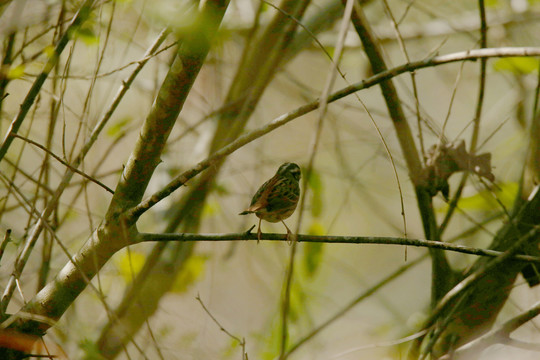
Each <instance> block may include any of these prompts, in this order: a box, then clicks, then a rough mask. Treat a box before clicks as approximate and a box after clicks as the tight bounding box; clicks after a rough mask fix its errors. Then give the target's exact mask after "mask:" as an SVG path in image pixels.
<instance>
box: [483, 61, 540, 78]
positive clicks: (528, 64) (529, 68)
mask: <svg viewBox="0 0 540 360" xmlns="http://www.w3.org/2000/svg"><path fill="white" fill-rule="evenodd" d="M493 69H495V70H496V71H501V72H504V71H506V72H511V73H514V74H530V73H532V72H533V71H535V70H536V69H538V59H536V58H532V57H508V58H503V59H498V60H497V61H495V62H494V64H493Z"/></svg>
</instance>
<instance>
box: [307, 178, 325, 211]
mask: <svg viewBox="0 0 540 360" xmlns="http://www.w3.org/2000/svg"><path fill="white" fill-rule="evenodd" d="M308 186H309V188H310V190H311V216H313V217H315V218H316V217H319V216H320V215H321V213H322V209H323V201H322V192H323V185H322V180H321V177H320V175H319V173H318V172H317V171H316V170H315V169H313V170H312V171H311V176H310V177H309V179H308Z"/></svg>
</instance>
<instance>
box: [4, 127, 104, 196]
mask: <svg viewBox="0 0 540 360" xmlns="http://www.w3.org/2000/svg"><path fill="white" fill-rule="evenodd" d="M11 136H13V137H16V138H18V139H21V140H23V141H26V142H27V143H29V144H32V145H34V146H35V147H37V148H39V149H41V150H43V151H45V152H46V153H47V154H49V155H50V156H52V157H53V158H54V159H55V160H56V161H58V162H59V163H61V164H62V165H64V166H65V167H67V168H68V169H70V170H71V171H73V172H74V173H77V174H79V175H81V176H82V177H84V178H85V179H88V180H89V181H91V182H93V183H95V184H97V185H99V186H101V187H102V188H103V189H105V190H106V191H108V192H110V193H111V194H114V190H113V189H111V188H110V187H108V186H107V185H105V184H104V183H102V182H101V181H99V180H97V179H94V178H93V177H91V176H90V175H88V174H86V173H84V172H83V171H80V170H78V169H76V168H74V167H73V166H71V165H70V164H68V163H67V162H66V161H64V160H62V158H60V156H58V155H56V154H55V153H53V152H52V151H50V150H49V149H47V148H46V147H45V146H43V145H41V144H39V143H37V142H35V141H33V140H30V139H28V138H25V137H24V136H21V135H18V134H15V133H13V134H11Z"/></svg>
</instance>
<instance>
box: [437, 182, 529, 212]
mask: <svg viewBox="0 0 540 360" xmlns="http://www.w3.org/2000/svg"><path fill="white" fill-rule="evenodd" d="M518 187H519V186H518V184H517V183H515V182H507V183H500V184H497V186H496V187H494V188H493V190H491V191H490V190H482V191H480V192H478V193H477V194H475V195H472V196H469V197H463V198H461V199H460V200H459V202H458V206H459V207H460V208H462V209H464V210H472V211H493V210H500V208H501V205H500V204H499V203H498V202H497V201H496V199H495V198H494V196H496V197H497V199H499V201H500V202H501V203H502V204H503V205H504V206H505V207H506V208H507V209H508V208H510V207H512V204H513V203H514V200H515V198H516V196H517V192H518ZM447 208H448V206H447V205H445V207H444V208H443V210H446V209H447Z"/></svg>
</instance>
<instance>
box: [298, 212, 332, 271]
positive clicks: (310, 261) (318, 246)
mask: <svg viewBox="0 0 540 360" xmlns="http://www.w3.org/2000/svg"><path fill="white" fill-rule="evenodd" d="M325 233H326V231H325V229H324V227H323V226H322V224H321V223H319V222H318V221H315V222H313V223H312V224H311V225H310V227H309V229H308V234H309V235H324V234H325ZM323 249H324V243H306V244H305V245H304V256H303V258H302V268H303V269H304V271H305V272H306V274H307V276H308V277H313V275H315V273H316V272H317V269H318V268H319V265H320V264H321V258H322V255H323Z"/></svg>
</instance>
